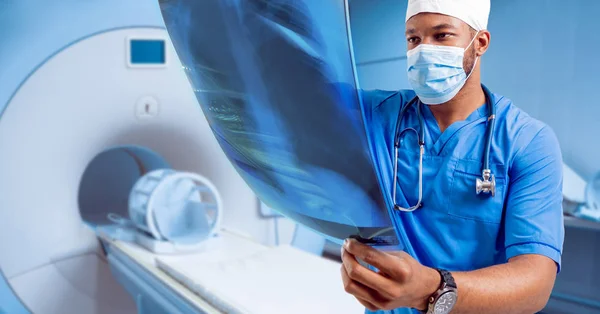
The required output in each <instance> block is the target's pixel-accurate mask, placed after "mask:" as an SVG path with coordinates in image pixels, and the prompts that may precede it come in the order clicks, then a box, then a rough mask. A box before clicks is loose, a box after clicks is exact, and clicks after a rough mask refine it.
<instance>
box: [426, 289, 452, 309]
mask: <svg viewBox="0 0 600 314" xmlns="http://www.w3.org/2000/svg"><path fill="white" fill-rule="evenodd" d="M448 294H453V295H454V303H453V304H452V306H451V307H450V310H449V311H448V312H446V313H444V314H448V313H450V312H451V311H452V309H454V306H455V305H456V302H457V301H458V293H456V289H454V288H450V287H446V288H445V289H444V290H443V291H442V292H440V293H439V294H438V296H437V298H436V299H435V301H434V302H433V303H432V304H431V305H432V306H431V311H430V312H431V313H436V310H437V308H438V306H441V305H440V304H439V302H440V300H441V299H442V297H444V296H445V295H448Z"/></svg>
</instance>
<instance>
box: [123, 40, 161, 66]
mask: <svg viewBox="0 0 600 314" xmlns="http://www.w3.org/2000/svg"><path fill="white" fill-rule="evenodd" d="M129 45H130V49H129V51H130V56H129V60H130V62H131V64H165V41H164V40H159V39H132V40H131V41H130V42H129Z"/></svg>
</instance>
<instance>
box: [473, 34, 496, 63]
mask: <svg viewBox="0 0 600 314" xmlns="http://www.w3.org/2000/svg"><path fill="white" fill-rule="evenodd" d="M491 37H492V35H491V34H490V32H489V31H487V30H482V31H480V32H479V33H478V34H477V38H475V42H477V46H476V49H475V53H476V55H477V56H478V57H481V56H483V55H484V54H485V52H486V51H487V50H488V48H489V47H490V40H491Z"/></svg>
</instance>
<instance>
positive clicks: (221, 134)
mask: <svg viewBox="0 0 600 314" xmlns="http://www.w3.org/2000/svg"><path fill="white" fill-rule="evenodd" d="M159 2H160V6H161V11H162V14H163V17H164V20H165V24H166V26H167V30H168V32H169V35H170V37H171V40H172V42H173V45H174V47H175V49H176V51H177V54H178V56H179V58H180V60H181V62H182V64H183V66H184V70H185V72H186V74H187V77H188V78H189V81H190V83H191V85H192V87H193V89H194V92H195V94H196V97H197V99H198V102H199V104H200V106H201V107H202V110H203V112H204V114H205V116H206V118H207V119H208V122H209V124H210V126H211V128H212V130H213V132H214V135H215V137H216V138H217V140H218V142H219V143H220V145H221V148H222V149H223V150H224V152H225V154H226V155H227V156H228V158H229V160H230V161H231V163H232V164H233V165H234V167H235V168H236V169H237V171H238V172H239V173H240V175H241V176H242V177H243V179H244V180H245V181H246V182H247V183H248V185H249V186H250V187H251V188H252V190H253V191H254V192H255V193H256V194H257V195H258V197H259V198H260V199H261V200H262V201H263V202H264V203H265V204H267V205H268V206H269V207H271V208H273V209H274V210H276V211H278V212H280V213H281V214H283V215H284V216H286V217H288V218H290V219H292V220H294V221H296V222H298V223H300V224H302V225H305V226H307V227H309V228H311V229H313V230H315V231H317V232H319V233H321V234H323V235H325V236H327V237H328V238H329V239H331V240H333V241H336V242H338V243H341V241H343V240H344V239H345V238H349V237H353V238H359V239H360V240H361V241H363V242H365V243H369V244H371V245H377V246H380V245H381V246H399V245H400V243H399V241H398V238H397V236H396V233H395V231H394V228H393V225H392V222H391V221H390V218H389V215H388V206H387V205H386V204H385V202H384V198H383V192H382V189H381V186H380V183H379V180H378V175H377V170H376V169H377V167H375V163H374V159H373V158H372V153H371V149H370V146H369V141H368V138H367V132H366V130H365V124H364V119H363V107H362V105H361V102H360V100H359V93H358V89H357V80H356V71H355V64H354V59H353V54H352V45H351V40H350V30H349V21H348V12H347V10H348V9H347V3H346V2H345V1H341V0H327V1H324V0H272V1H268V0H161V1H159Z"/></svg>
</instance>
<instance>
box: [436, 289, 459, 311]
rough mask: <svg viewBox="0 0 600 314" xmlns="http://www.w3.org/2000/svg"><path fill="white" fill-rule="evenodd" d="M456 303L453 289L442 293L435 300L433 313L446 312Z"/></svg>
mask: <svg viewBox="0 0 600 314" xmlns="http://www.w3.org/2000/svg"><path fill="white" fill-rule="evenodd" d="M455 304H456V293H455V292H453V291H450V292H446V293H444V294H443V295H442V296H441V297H440V298H439V299H438V300H437V302H435V308H434V311H433V313H435V314H448V313H450V311H452V308H454V305H455Z"/></svg>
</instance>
